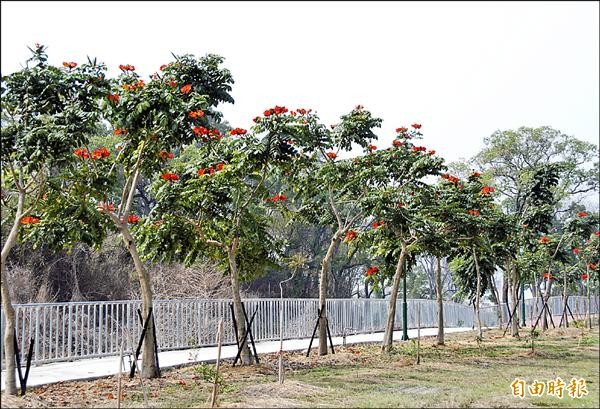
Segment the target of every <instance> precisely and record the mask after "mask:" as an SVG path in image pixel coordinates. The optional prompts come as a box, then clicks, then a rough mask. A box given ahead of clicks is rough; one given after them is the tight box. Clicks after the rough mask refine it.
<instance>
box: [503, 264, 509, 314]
mask: <svg viewBox="0 0 600 409" xmlns="http://www.w3.org/2000/svg"><path fill="white" fill-rule="evenodd" d="M509 271H510V267H509V266H507V268H505V270H504V272H505V273H504V274H503V275H502V304H504V305H508V275H509V274H510V273H509Z"/></svg>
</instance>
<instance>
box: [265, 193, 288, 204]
mask: <svg viewBox="0 0 600 409" xmlns="http://www.w3.org/2000/svg"><path fill="white" fill-rule="evenodd" d="M287 198H288V197H287V196H286V195H282V194H279V193H277V194H276V195H275V196H273V197H269V198H267V199H265V200H266V201H267V202H273V203H277V202H281V201H286V200H287Z"/></svg>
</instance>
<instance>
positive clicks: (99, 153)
mask: <svg viewBox="0 0 600 409" xmlns="http://www.w3.org/2000/svg"><path fill="white" fill-rule="evenodd" d="M109 156H110V152H109V151H108V149H106V148H105V147H104V146H103V147H102V148H98V149H96V150H95V151H94V152H92V160H96V159H98V158H108V157H109Z"/></svg>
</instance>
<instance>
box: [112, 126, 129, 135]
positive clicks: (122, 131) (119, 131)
mask: <svg viewBox="0 0 600 409" xmlns="http://www.w3.org/2000/svg"><path fill="white" fill-rule="evenodd" d="M126 133H127V129H125V128H115V135H116V136H121V135H125V134H126Z"/></svg>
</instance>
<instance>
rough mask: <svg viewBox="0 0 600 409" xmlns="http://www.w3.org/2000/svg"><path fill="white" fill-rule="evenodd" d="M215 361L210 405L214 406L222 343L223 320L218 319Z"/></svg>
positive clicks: (217, 387)
mask: <svg viewBox="0 0 600 409" xmlns="http://www.w3.org/2000/svg"><path fill="white" fill-rule="evenodd" d="M217 345H218V347H217V363H216V367H215V381H214V384H213V390H212V398H211V402H210V407H211V408H214V407H215V405H216V404H217V394H218V391H219V368H220V366H221V346H222V345H223V320H220V321H219V329H218V331H217Z"/></svg>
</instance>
